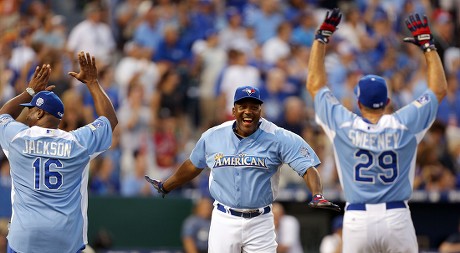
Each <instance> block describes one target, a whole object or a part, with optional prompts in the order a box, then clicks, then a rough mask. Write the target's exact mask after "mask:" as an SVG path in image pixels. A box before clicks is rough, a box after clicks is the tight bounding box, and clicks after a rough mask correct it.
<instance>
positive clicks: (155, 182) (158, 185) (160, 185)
mask: <svg viewBox="0 0 460 253" xmlns="http://www.w3.org/2000/svg"><path fill="white" fill-rule="evenodd" d="M145 180H147V182H149V183H150V184H151V185H152V186H153V188H155V189H156V190H157V191H158V193H161V197H163V198H164V197H165V195H166V194H168V193H169V191H166V190H165V189H164V188H163V182H161V181H159V180H156V179H151V178H150V177H149V176H147V175H145Z"/></svg>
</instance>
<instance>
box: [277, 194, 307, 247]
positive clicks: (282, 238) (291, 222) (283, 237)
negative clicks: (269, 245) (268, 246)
mask: <svg viewBox="0 0 460 253" xmlns="http://www.w3.org/2000/svg"><path fill="white" fill-rule="evenodd" d="M272 212H273V219H274V220H275V233H276V242H277V243H278V248H277V249H276V252H277V253H303V249H302V244H301V241H300V223H299V220H297V218H296V217H294V216H292V215H288V214H286V213H285V210H284V207H283V205H281V204H280V203H279V202H275V203H273V209H272Z"/></svg>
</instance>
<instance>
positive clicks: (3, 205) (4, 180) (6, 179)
mask: <svg viewBox="0 0 460 253" xmlns="http://www.w3.org/2000/svg"><path fill="white" fill-rule="evenodd" d="M2 154H3V153H2ZM10 217H11V176H10V163H9V162H8V159H6V157H5V156H2V157H1V158H0V219H2V218H5V219H8V220H9V218H10ZM0 245H1V244H0Z"/></svg>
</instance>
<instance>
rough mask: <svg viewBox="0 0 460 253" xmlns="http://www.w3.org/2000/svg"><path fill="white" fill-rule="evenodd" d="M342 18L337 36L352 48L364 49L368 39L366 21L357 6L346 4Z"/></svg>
mask: <svg viewBox="0 0 460 253" xmlns="http://www.w3.org/2000/svg"><path fill="white" fill-rule="evenodd" d="M344 7H345V6H344ZM342 18H343V19H344V20H343V21H342V23H341V24H340V29H338V30H337V37H340V38H341V39H343V40H345V41H347V42H348V43H349V45H350V46H351V47H352V48H353V49H354V50H359V51H362V50H365V49H366V44H368V43H369V42H370V41H369V40H370V39H369V35H368V34H367V31H366V23H365V21H364V18H363V15H362V13H361V12H360V10H359V9H358V6H357V5H356V4H353V3H349V4H347V5H346V7H345V8H344V10H343V17H342ZM315 29H316V27H315Z"/></svg>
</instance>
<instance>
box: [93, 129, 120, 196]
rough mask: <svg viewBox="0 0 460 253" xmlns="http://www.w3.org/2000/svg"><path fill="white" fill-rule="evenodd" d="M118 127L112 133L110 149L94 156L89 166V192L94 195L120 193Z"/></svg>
mask: <svg viewBox="0 0 460 253" xmlns="http://www.w3.org/2000/svg"><path fill="white" fill-rule="evenodd" d="M120 163H121V148H120V128H119V127H117V128H115V130H114V131H113V134H112V145H111V146H110V149H108V150H107V151H105V152H104V153H102V154H101V155H100V156H98V157H96V158H95V159H94V160H93V161H92V163H91V167H90V173H91V174H90V175H91V176H90V182H89V188H90V192H91V193H93V194H96V195H116V194H120V176H121V164H120Z"/></svg>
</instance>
